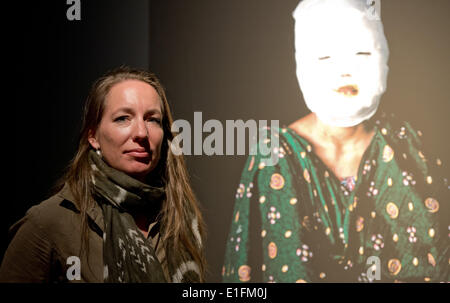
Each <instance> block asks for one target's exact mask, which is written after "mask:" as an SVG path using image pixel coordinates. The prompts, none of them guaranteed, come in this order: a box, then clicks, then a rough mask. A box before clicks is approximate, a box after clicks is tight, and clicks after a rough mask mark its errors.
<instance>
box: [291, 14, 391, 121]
mask: <svg viewBox="0 0 450 303" xmlns="http://www.w3.org/2000/svg"><path fill="white" fill-rule="evenodd" d="M327 12H328V11H327ZM329 13H330V15H329V16H328V15H327V16H326V17H327V18H326V19H325V20H328V21H327V22H322V23H321V22H318V21H316V20H312V21H311V22H313V25H314V26H311V27H310V28H308V31H307V30H305V29H304V28H302V27H301V26H303V24H299V25H296V26H297V28H296V31H297V30H298V31H299V33H298V35H297V33H296V35H297V36H296V60H297V77H298V80H299V83H300V87H301V89H302V92H303V96H304V99H305V102H306V104H307V106H308V108H309V109H310V110H311V111H313V112H315V113H316V114H317V116H318V117H319V118H320V119H321V120H322V121H323V122H326V123H327V124H330V125H334V126H353V125H356V124H358V123H360V122H361V121H362V120H365V119H367V118H370V116H371V115H372V114H374V113H375V111H376V109H377V107H378V103H379V100H380V98H381V95H382V94H383V93H384V91H385V89H386V82H387V74H388V70H389V69H388V66H387V60H388V50H387V46H386V48H383V47H382V46H383V43H385V42H384V41H382V40H381V37H382V36H383V33H382V32H381V31H382V29H381V28H378V27H376V26H375V25H376V24H374V23H370V21H368V20H367V19H366V18H364V17H363V15H361V13H360V12H358V11H356V10H353V9H342V12H341V11H339V13H333V12H332V11H331V12H329Z"/></svg>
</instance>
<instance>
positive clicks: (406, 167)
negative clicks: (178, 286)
mask: <svg viewBox="0 0 450 303" xmlns="http://www.w3.org/2000/svg"><path fill="white" fill-rule="evenodd" d="M370 123H371V124H372V126H373V127H374V128H375V135H374V137H373V139H372V141H371V143H370V145H369V147H368V148H367V150H366V151H365V153H364V155H363V158H362V161H361V164H360V167H359V170H358V175H357V176H356V177H355V183H354V186H348V185H347V184H345V183H343V182H342V180H339V179H338V178H337V177H336V176H335V175H334V174H333V173H332V172H331V171H329V169H327V167H326V166H325V165H324V164H323V162H322V161H321V160H320V159H319V158H318V157H317V156H316V155H315V154H314V152H313V150H312V147H311V144H310V143H309V142H308V141H307V140H305V139H304V138H303V137H301V136H299V135H298V134H297V133H296V132H294V131H293V130H292V129H289V128H281V129H277V130H276V131H279V148H276V150H274V152H275V153H277V154H278V156H279V161H278V164H277V165H275V166H266V165H264V162H263V161H261V156H260V155H255V156H250V157H249V158H248V160H247V163H246V165H245V168H244V170H243V174H242V177H241V180H240V184H239V188H238V190H237V193H236V202H235V208H234V212H233V218H232V224H231V229H230V232H229V236H228V238H227V247H226V253H225V264H224V266H223V268H222V276H223V281H224V282H358V281H359V282H367V281H374V282H378V281H380V282H428V281H431V282H440V281H444V282H445V281H446V282H448V281H449V267H450V266H449V262H450V259H449V254H450V250H449V242H450V241H449V239H450V238H449V237H450V225H449V223H450V212H449V203H450V201H449V196H450V195H449V193H450V190H449V186H448V183H447V182H448V181H447V179H445V178H444V168H443V164H442V162H441V160H440V159H436V158H432V157H431V156H430V155H428V154H427V153H426V152H424V151H423V150H424V149H425V146H423V145H422V143H421V142H422V140H421V139H422V138H421V137H422V133H421V132H420V131H415V130H413V129H412V128H411V126H410V125H409V123H407V122H401V121H398V120H396V119H394V118H392V117H386V115H384V114H382V115H380V116H379V117H374V118H372V119H371V121H370ZM272 131H273V130H272ZM446 173H447V172H445V174H446Z"/></svg>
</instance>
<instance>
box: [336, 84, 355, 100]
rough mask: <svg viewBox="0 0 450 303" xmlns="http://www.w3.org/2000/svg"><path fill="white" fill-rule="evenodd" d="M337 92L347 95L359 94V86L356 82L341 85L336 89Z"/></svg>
mask: <svg viewBox="0 0 450 303" xmlns="http://www.w3.org/2000/svg"><path fill="white" fill-rule="evenodd" d="M334 91H335V92H337V93H339V94H342V95H344V96H346V97H354V96H356V95H358V93H359V88H358V86H357V85H356V84H351V85H345V86H341V87H339V88H338V89H334Z"/></svg>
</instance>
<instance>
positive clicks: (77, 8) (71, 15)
mask: <svg viewBox="0 0 450 303" xmlns="http://www.w3.org/2000/svg"><path fill="white" fill-rule="evenodd" d="M66 4H67V5H70V6H69V8H68V9H67V12H66V17H67V20H69V21H74V20H78V21H79V20H81V0H66Z"/></svg>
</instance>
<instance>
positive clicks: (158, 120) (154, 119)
mask: <svg viewBox="0 0 450 303" xmlns="http://www.w3.org/2000/svg"><path fill="white" fill-rule="evenodd" d="M148 121H150V122H155V123H157V124H161V119H160V118H155V117H151V118H149V119H148Z"/></svg>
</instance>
